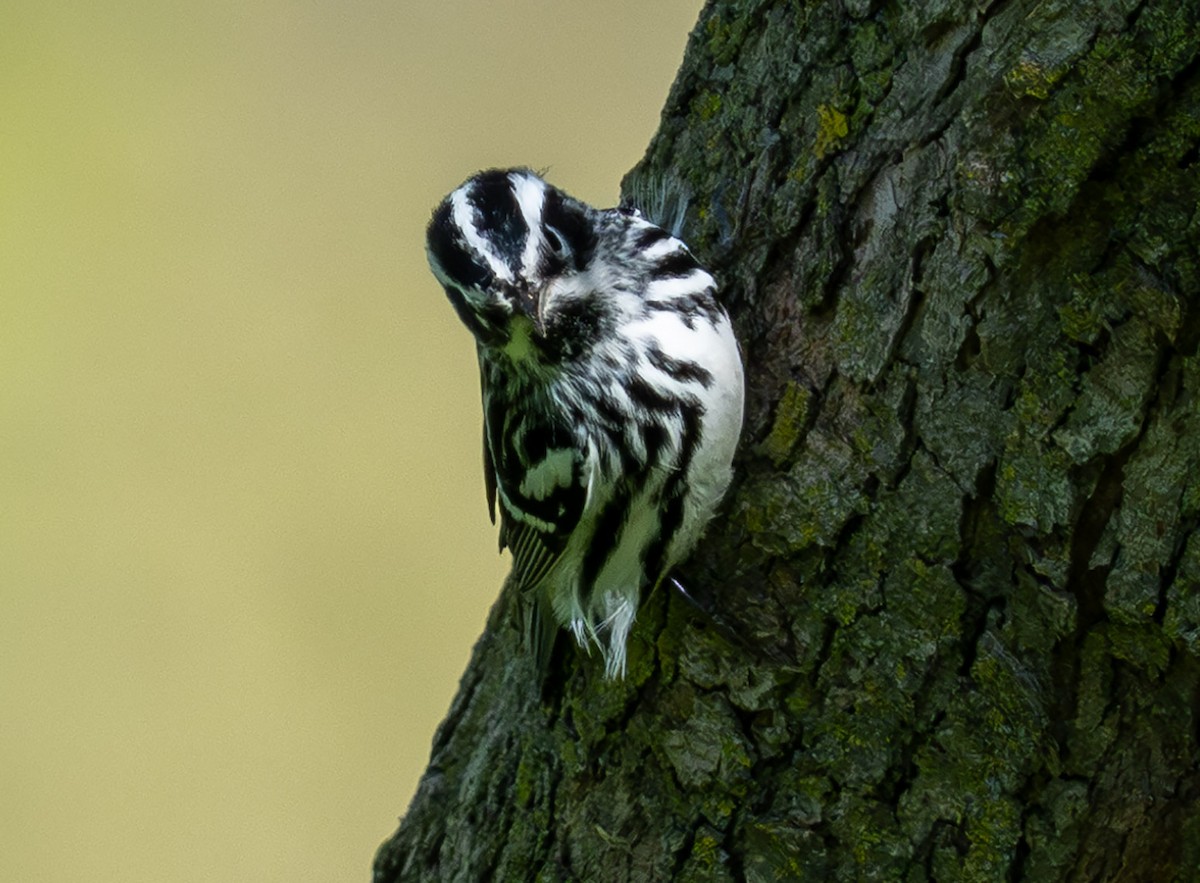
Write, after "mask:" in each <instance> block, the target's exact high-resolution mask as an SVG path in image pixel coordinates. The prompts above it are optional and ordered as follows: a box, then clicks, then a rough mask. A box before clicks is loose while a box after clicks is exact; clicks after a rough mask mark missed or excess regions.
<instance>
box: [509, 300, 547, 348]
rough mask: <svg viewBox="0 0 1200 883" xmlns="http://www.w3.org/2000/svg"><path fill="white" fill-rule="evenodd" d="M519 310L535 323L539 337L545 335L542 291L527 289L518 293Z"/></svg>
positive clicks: (534, 326)
mask: <svg viewBox="0 0 1200 883" xmlns="http://www.w3.org/2000/svg"><path fill="white" fill-rule="evenodd" d="M516 303H517V310H518V311H519V312H520V313H521V315H523V316H525V317H526V318H527V319H529V321H530V322H532V323H533V329H534V331H536V332H537V335H538V337H544V336H545V333H546V324H545V322H544V321H543V320H542V293H541V291H539V290H537V289H529V288H527V289H525V290H523V291H520V292H518V293H517V298H516Z"/></svg>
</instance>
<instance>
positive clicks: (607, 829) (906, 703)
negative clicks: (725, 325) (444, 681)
mask: <svg viewBox="0 0 1200 883" xmlns="http://www.w3.org/2000/svg"><path fill="white" fill-rule="evenodd" d="M1198 5H1200V4H1198V2H1197V0H1190V2H1176V0H1149V2H1126V0H1106V2H1066V0H1025V2H990V3H989V2H980V3H971V4H966V3H953V2H931V3H921V4H916V3H913V4H907V3H906V4H898V3H879V2H871V0H840V2H834V0H814V2H809V3H770V2H750V0H743V2H732V0H718V2H712V3H710V4H709V5H708V7H707V8H706V9H705V11H704V12H703V14H702V16H701V19H700V22H699V24H698V25H697V27H696V30H695V31H694V33H693V34H692V38H691V42H690V44H689V47H688V52H687V57H686V60H685V62H684V66H683V69H682V70H681V72H680V76H679V79H678V81H677V82H676V84H675V86H674V88H673V90H672V93H671V96H670V98H669V100H668V103H667V106H666V108H665V110H664V114H663V121H662V127H661V129H660V131H659V133H658V135H657V136H656V137H655V140H654V142H653V143H652V144H651V146H650V148H649V151H648V153H647V155H646V158H645V160H644V161H643V163H642V164H641V165H640V166H639V167H638V169H635V170H634V172H633V173H631V176H630V179H628V180H627V181H626V186H627V189H629V188H633V189H642V190H653V189H654V188H656V187H659V186H663V185H662V182H664V181H665V182H666V185H665V186H666V189H667V191H668V192H681V191H685V192H686V193H688V194H689V195H690V212H689V216H688V224H687V227H686V231H685V238H687V239H688V240H689V241H690V242H691V243H692V244H693V246H694V250H695V251H696V252H697V254H698V255H699V256H700V257H701V258H702V259H703V260H705V261H706V262H707V263H708V264H709V265H710V266H711V267H712V268H713V269H714V271H715V272H716V273H717V274H718V275H719V276H720V277H721V279H722V280H723V283H724V291H725V295H724V297H725V299H726V301H727V303H728V304H729V306H730V308H731V312H732V313H733V315H734V318H735V323H736V325H737V328H738V331H739V336H740V338H741V340H742V342H743V346H744V350H745V353H746V357H747V365H748V383H749V390H748V395H749V407H748V414H747V421H746V429H745V434H744V437H743V443H742V449H741V453H740V455H739V468H738V480H737V486H736V488H735V490H734V491H733V492H732V493H731V496H730V499H729V501H728V506H727V507H726V514H725V515H724V516H723V517H722V518H720V519H718V521H716V522H715V523H714V525H713V527H712V529H711V530H710V533H709V539H708V541H707V542H706V543H705V545H704V549H703V551H702V553H701V554H700V555H699V556H698V557H697V559H696V560H695V561H694V562H692V564H691V565H690V566H689V567H688V568H687V571H686V576H687V580H688V583H689V585H690V586H691V587H692V588H693V589H694V590H696V591H697V592H698V593H699V594H700V595H701V596H702V599H703V601H704V603H706V604H708V605H711V607H712V608H713V609H714V610H715V611H717V612H718V613H719V614H720V615H721V616H722V617H724V619H726V620H727V621H728V625H729V626H730V627H731V628H732V630H733V631H734V632H736V633H738V634H740V635H742V636H744V637H745V638H747V639H748V640H747V641H746V642H744V643H743V644H738V643H736V642H730V641H729V640H727V639H726V637H725V635H726V633H727V630H726V629H723V628H717V627H714V625H713V624H712V623H711V622H709V621H708V620H706V619H705V617H703V616H700V615H698V614H697V613H696V612H695V611H694V610H692V609H691V608H689V607H688V606H687V605H686V604H685V603H683V602H681V600H680V599H679V598H678V597H677V596H673V595H668V594H667V593H665V592H659V593H655V594H654V595H652V596H651V597H650V598H649V599H648V601H647V603H646V605H645V607H644V608H643V610H642V612H641V614H640V617H639V620H638V624H637V627H636V628H635V631H634V637H633V640H632V646H631V659H630V671H629V675H628V678H627V679H626V680H625V681H624V682H621V683H608V682H605V681H603V680H602V679H601V666H600V664H599V662H598V660H597V659H595V658H592V659H589V658H587V657H586V656H583V655H581V654H579V653H578V652H576V651H575V650H574V649H573V648H569V647H568V648H565V650H564V651H560V657H561V665H559V667H558V670H559V671H561V673H562V674H561V679H557V680H555V681H553V682H552V683H550V684H549V685H548V688H547V691H546V694H545V696H544V697H543V696H541V695H539V691H538V688H537V682H536V679H535V675H534V673H533V671H532V668H531V666H530V664H529V662H528V660H527V659H525V658H524V657H523V655H522V653H521V651H520V649H519V642H518V632H517V629H516V627H515V626H514V625H513V623H512V621H511V615H510V599H508V598H506V597H504V596H502V597H501V600H500V602H499V603H498V604H497V605H496V608H495V610H494V612H493V615H492V618H491V622H490V623H489V625H488V628H487V631H486V633H485V634H484V636H483V637H482V638H481V640H480V642H479V644H478V646H477V647H476V650H475V654H474V658H473V659H472V661H471V663H470V666H469V668H468V670H467V672H466V674H465V675H464V677H463V681H462V687H461V691H460V693H459V695H458V697H457V698H456V699H455V701H454V704H453V706H452V708H451V709H450V712H449V715H448V717H447V719H446V721H445V722H444V723H443V725H442V727H441V729H440V731H439V733H438V735H437V737H436V740H435V744H434V746H433V753H432V758H431V760H430V765H429V769H428V771H427V773H426V774H425V777H424V779H423V780H422V782H421V785H420V788H419V790H418V792H417V794H416V796H415V798H414V799H413V801H412V804H411V806H410V807H409V808H408V812H407V814H406V816H405V817H404V820H403V822H402V824H401V826H400V829H399V831H398V832H397V833H396V835H395V836H394V837H393V838H392V839H391V840H389V841H388V842H387V843H385V844H384V845H383V847H382V848H381V849H380V852H379V854H378V857H377V861H376V869H375V879H376V880H377V881H380V883H382V881H408V880H493V879H494V880H503V881H514V880H515V881H519V880H543V881H549V880H568V879H578V880H583V881H618V880H619V881H624V880H697V881H700V880H713V881H725V880H751V881H770V880H803V879H812V880H825V879H830V880H849V879H883V880H906V881H918V880H1039V881H1040V880H1045V881H1050V880H1072V881H1085V880H1154V881H1159V880H1171V879H1184V880H1189V879H1198V878H1200V871H1198V870H1197V869H1198V868H1200V534H1198V533H1197V524H1198V519H1200V354H1198V353H1197V344H1198V343H1200V258H1198V256H1197V253H1198V250H1200V211H1198V209H1197V203H1198V202H1200V155H1198V154H1200V54H1198V52H1200V47H1198V44H1200V36H1198V35H1200V10H1198ZM647 182H657V183H647ZM747 645H749V646H750V647H752V648H753V649H752V650H750V649H747Z"/></svg>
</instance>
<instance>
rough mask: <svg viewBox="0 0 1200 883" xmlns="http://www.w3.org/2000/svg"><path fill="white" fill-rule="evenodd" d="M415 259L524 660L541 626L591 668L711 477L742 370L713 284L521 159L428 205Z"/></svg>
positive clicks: (732, 431) (617, 637) (666, 236)
mask: <svg viewBox="0 0 1200 883" xmlns="http://www.w3.org/2000/svg"><path fill="white" fill-rule="evenodd" d="M427 244H428V254H429V263H430V266H431V267H432V269H433V273H434V275H435V276H436V277H437V278H438V280H439V281H440V282H441V283H442V285H443V286H444V287H445V289H446V294H447V295H448V296H449V298H450V303H451V304H453V306H454V308H455V310H456V311H457V312H458V315H459V318H461V319H462V321H463V323H464V324H465V325H466V326H467V328H469V329H470V330H471V333H472V334H473V335H474V336H475V341H476V345H477V346H476V348H477V352H478V355H479V368H480V374H481V378H482V385H483V415H484V439H483V442H484V470H485V474H486V484H487V496H488V505H489V507H490V509H491V513H492V518H493V520H494V519H495V512H496V501H497V499H499V503H500V547H501V548H502V549H503V548H504V547H505V546H507V547H508V548H509V549H511V550H512V555H513V577H512V578H513V579H514V580H515V581H516V583H517V585H518V586H519V587H520V589H521V591H522V596H523V597H524V598H525V599H526V604H525V609H526V640H527V642H528V643H529V644H530V645H531V649H533V651H534V652H535V654H536V655H537V656H538V659H539V662H540V663H541V664H542V665H543V666H544V665H545V664H546V659H547V657H548V655H549V650H550V646H551V644H552V641H553V635H554V629H555V627H556V626H555V623H557V624H559V625H562V626H565V627H566V628H569V629H570V630H571V631H572V632H573V633H574V635H575V638H576V640H577V641H578V642H579V643H580V645H582V646H584V647H587V646H589V644H590V643H594V644H595V645H597V646H598V647H599V648H600V651H601V653H602V654H603V656H604V663H605V673H606V674H607V675H608V676H609V677H614V676H620V675H623V674H624V672H625V643H626V639H627V638H628V636H629V630H630V628H631V627H632V625H633V621H634V617H635V616H636V614H637V609H638V604H639V601H640V598H641V592H642V589H643V588H644V587H646V586H651V587H653V586H656V585H657V584H658V583H659V582H660V581H661V580H662V579H663V578H664V576H666V574H667V572H668V571H669V570H670V568H671V567H672V566H674V565H676V564H678V563H680V562H681V561H682V560H683V559H684V558H685V557H687V555H688V554H689V553H690V552H691V551H692V549H693V547H694V546H695V545H696V542H697V541H698V540H699V538H700V535H701V533H702V532H703V530H704V527H705V525H706V524H707V522H708V521H709V519H710V518H711V517H712V514H713V510H714V509H715V508H716V505H717V503H718V502H719V501H720V499H721V496H722V494H724V492H725V489H726V488H727V487H728V485H729V480H730V461H731V459H732V457H733V453H734V448H735V447H736V445H737V440H738V435H739V433H740V431H741V425H742V393H743V383H742V363H741V358H740V356H739V353H738V345H737V342H736V340H735V339H734V336H733V331H732V329H731V327H730V323H729V318H728V316H727V315H726V314H725V310H724V309H723V308H722V307H721V305H720V304H719V303H718V302H717V300H716V297H715V290H716V286H715V283H714V281H713V278H712V276H710V275H709V274H708V272H707V271H705V270H704V269H703V268H702V267H701V266H700V265H699V264H698V263H697V262H696V260H695V258H693V257H692V255H691V252H689V251H688V249H687V246H685V245H684V244H683V243H682V242H680V241H679V240H678V239H676V238H675V237H674V236H672V235H671V234H670V233H668V232H667V231H665V230H663V229H662V228H660V227H657V226H655V225H654V224H652V223H650V222H649V221H648V220H646V219H645V218H643V217H642V216H641V215H640V214H639V213H638V212H636V211H634V210H632V209H606V210H599V209H594V208H592V207H590V206H588V205H585V204H584V203H582V202H579V201H578V200H575V199H573V198H571V197H570V196H567V195H566V194H565V193H563V192H562V191H561V190H558V189H556V188H554V187H552V186H550V185H549V184H547V183H546V182H545V181H543V180H542V179H541V178H539V177H538V176H537V175H535V174H534V173H533V172H530V171H528V170H525V169H511V170H492V171H487V172H481V173H479V174H477V175H475V176H474V177H472V178H470V179H468V180H467V181H466V182H465V183H464V184H463V185H462V186H460V187H459V188H458V189H456V190H455V191H454V192H453V193H451V194H450V195H449V196H447V197H446V198H445V200H443V201H442V203H441V204H440V205H439V206H438V207H437V209H436V210H435V211H434V213H433V219H432V220H431V221H430V224H429V229H428V243H427Z"/></svg>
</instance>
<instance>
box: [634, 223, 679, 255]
mask: <svg viewBox="0 0 1200 883" xmlns="http://www.w3.org/2000/svg"><path fill="white" fill-rule="evenodd" d="M670 238H671V234H670V233H668V232H667V231H666V230H664V229H663V228H662V227H647V228H646V229H644V230H642V231H641V232H639V233H638V235H637V237H636V238H635V239H634V240H633V244H634V246H635V247H636V248H637V249H638V251H644V250H645V249H647V248H649V247H650V246H652V245H653V244H654V243H656V242H662V241H663V240H664V239H670Z"/></svg>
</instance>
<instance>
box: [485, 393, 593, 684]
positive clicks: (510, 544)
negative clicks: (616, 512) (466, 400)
mask: <svg viewBox="0 0 1200 883" xmlns="http://www.w3.org/2000/svg"><path fill="white" fill-rule="evenodd" d="M483 392H484V395H483V399H484V433H483V447H484V457H483V459H484V473H485V484H486V486H487V493H488V506H489V509H490V510H491V512H492V514H493V519H494V518H495V511H496V508H497V506H496V504H497V502H498V503H499V510H500V548H501V549H504V548H506V547H507V548H508V549H509V550H510V551H511V552H512V556H513V567H512V575H511V577H510V578H511V579H512V581H513V582H514V583H515V584H516V586H517V588H518V589H519V591H520V595H521V599H522V601H521V609H522V619H523V626H524V631H525V643H526V646H527V647H528V648H529V649H530V652H531V653H532V655H533V656H534V658H535V659H536V661H537V664H538V667H539V669H540V670H542V671H545V670H546V668H547V666H548V664H549V658H550V653H551V651H552V649H553V646H554V640H555V638H556V636H557V633H558V628H557V625H556V622H555V619H554V615H553V612H552V611H551V610H549V609H547V607H548V606H549V605H548V602H549V594H548V593H547V592H546V591H542V590H541V589H542V587H543V582H544V580H545V579H546V577H547V575H548V574H549V573H550V572H551V570H552V569H553V568H554V565H555V564H556V563H557V562H558V561H559V560H560V559H561V558H562V555H563V551H564V549H565V548H566V546H567V542H568V540H569V539H570V537H571V534H572V532H574V530H575V528H576V527H577V526H578V524H579V521H580V518H581V516H582V514H583V509H584V504H585V502H586V500H587V496H588V479H587V470H586V469H585V468H584V465H585V464H584V450H585V449H586V445H585V444H581V439H580V434H579V430H578V428H577V427H567V426H564V425H563V424H562V423H561V422H556V421H554V420H551V419H547V418H545V417H543V416H541V415H538V414H536V413H533V412H531V411H529V410H528V409H523V410H522V409H518V408H516V407H514V406H513V404H512V403H511V402H507V401H505V400H504V398H503V395H502V394H501V393H500V392H499V391H497V390H489V389H488V385H487V383H486V380H485V383H484V391H483Z"/></svg>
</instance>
